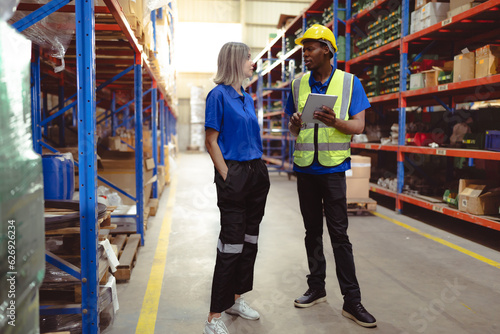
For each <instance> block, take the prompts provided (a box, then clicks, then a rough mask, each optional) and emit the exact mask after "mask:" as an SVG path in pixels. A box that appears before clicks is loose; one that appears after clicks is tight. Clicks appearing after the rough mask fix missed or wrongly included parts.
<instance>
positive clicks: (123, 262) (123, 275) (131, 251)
mask: <svg viewBox="0 0 500 334" xmlns="http://www.w3.org/2000/svg"><path fill="white" fill-rule="evenodd" d="M140 245H141V235H140V234H132V235H130V236H129V237H128V238H127V241H126V243H125V247H124V248H123V250H122V251H121V254H120V257H119V258H118V261H120V264H119V265H118V267H117V268H116V272H115V274H114V275H115V278H116V279H117V280H118V281H126V280H129V279H130V275H131V274H132V269H134V266H135V261H136V260H137V252H138V251H139V246H140Z"/></svg>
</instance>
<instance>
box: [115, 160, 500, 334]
mask: <svg viewBox="0 0 500 334" xmlns="http://www.w3.org/2000/svg"><path fill="white" fill-rule="evenodd" d="M176 164H177V167H176V170H175V171H174V173H173V175H174V177H173V179H172V183H171V186H170V187H168V188H166V190H165V192H164V193H163V195H162V198H161V201H160V208H159V214H158V215H157V216H156V217H153V218H150V220H149V223H148V231H147V236H146V244H145V246H144V247H142V248H141V249H140V252H139V257H138V261H137V265H136V267H135V268H134V271H133V272H132V278H131V280H130V282H128V283H124V284H119V285H118V294H119V302H120V310H119V312H118V313H117V315H116V318H115V321H114V325H113V328H112V330H111V331H110V333H112V334H129V333H136V332H137V333H168V334H177V333H179V334H196V333H197V334H200V333H202V331H203V326H204V321H205V319H206V316H207V313H208V307H209V300H210V288H211V280H212V273H213V267H214V263H215V254H216V244H217V237H218V230H219V226H218V223H219V222H218V218H219V212H218V208H217V206H216V198H215V197H216V196H215V186H214V184H213V165H212V163H211V160H210V157H209V156H208V154H181V155H180V156H179V157H178V158H177V159H176ZM295 186H296V184H295V181H289V180H288V178H287V177H286V175H284V174H282V175H278V174H277V173H271V191H270V194H269V197H268V204H267V208H266V215H265V217H264V220H263V223H262V226H261V235H260V238H259V255H258V257H257V262H256V273H255V284H254V291H252V292H250V293H248V294H247V296H246V299H247V301H249V302H250V304H251V305H252V306H253V307H255V308H256V309H257V310H258V311H259V312H260V314H261V319H260V320H258V321H249V320H244V319H242V318H237V317H233V316H230V315H223V316H224V317H225V319H226V324H227V325H228V328H229V330H230V333H232V334H237V333H239V334H242V333H266V334H267V333H269V334H271V333H273V334H304V333H314V334H316V333H329V334H330V333H340V334H351V333H368V332H378V333H383V334H411V333H431V334H439V333H443V334H448V333H453V334H462V333H464V334H465V333H474V334H476V333H481V334H488V333H491V334H493V333H499V332H500V319H499V317H498V314H500V303H499V302H498V301H499V300H500V280H499V277H500V253H499V252H497V251H494V250H492V249H489V248H486V247H484V246H481V245H478V244H475V243H473V242H471V241H468V240H465V239H463V238H460V237H457V236H455V235H453V234H450V233H448V232H444V231H441V230H439V229H436V228H434V227H432V226H429V225H426V224H423V223H421V222H419V221H416V220H414V219H411V218H409V217H406V216H402V215H397V214H395V213H394V212H393V211H391V210H387V209H385V208H383V207H380V206H379V207H378V209H377V213H376V215H370V216H350V229H349V234H350V238H351V242H352V243H353V248H354V256H355V261H356V266H357V273H358V280H359V282H360V286H361V292H362V296H363V304H364V305H365V306H366V308H367V309H368V310H369V311H370V312H372V313H373V315H374V316H375V317H376V318H377V321H378V327H377V328H375V329H366V328H362V327H359V326H358V325H356V324H355V323H354V322H352V321H351V320H348V319H346V318H344V317H343V316H342V315H341V310H342V299H341V295H340V292H339V288H338V283H337V280H336V277H335V267H334V260H333V254H332V249H331V246H330V245H329V242H327V240H328V239H327V237H326V235H325V250H326V251H325V255H326V256H327V261H328V268H327V271H328V272H327V286H326V289H327V294H328V301H327V302H326V303H321V304H317V305H315V306H313V307H311V308H308V309H297V308H294V306H293V300H294V298H296V297H298V296H299V295H301V294H302V293H303V292H305V290H306V289H307V286H306V280H305V275H306V258H305V249H304V245H303V237H304V236H303V226H302V220H301V216H300V213H299V208H298V199H297V195H296V188H295ZM160 232H161V233H163V235H161V238H158V236H159V235H160ZM165 258H166V261H165ZM152 268H153V269H152ZM145 293H148V298H146V299H147V300H144V296H145Z"/></svg>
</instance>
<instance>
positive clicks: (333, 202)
mask: <svg viewBox="0 0 500 334" xmlns="http://www.w3.org/2000/svg"><path fill="white" fill-rule="evenodd" d="M297 190H298V193H299V201H300V210H301V213H302V218H303V220H304V227H305V230H306V236H305V245H306V252H307V261H308V265H309V271H310V274H309V275H308V276H307V284H308V285H309V288H311V289H324V288H325V278H326V261H325V256H324V253H323V208H324V213H325V216H326V226H327V228H328V232H329V234H330V240H331V243H332V246H333V255H334V258H335V264H336V272H337V279H338V281H339V285H340V291H341V293H342V295H343V296H344V301H345V302H347V303H353V302H360V301H361V292H360V289H359V285H358V280H357V279H356V272H355V267H354V257H353V253H352V245H351V243H350V241H349V237H348V235H347V226H348V219H347V202H346V180H345V173H343V172H342V173H331V174H323V175H312V174H306V173H297Z"/></svg>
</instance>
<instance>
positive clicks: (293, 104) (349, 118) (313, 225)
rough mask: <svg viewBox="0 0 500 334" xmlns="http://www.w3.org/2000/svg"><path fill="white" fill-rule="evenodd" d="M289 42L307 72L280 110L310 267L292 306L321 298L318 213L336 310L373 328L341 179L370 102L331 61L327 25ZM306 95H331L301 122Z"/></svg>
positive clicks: (331, 44) (356, 81)
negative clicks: (291, 145)
mask: <svg viewBox="0 0 500 334" xmlns="http://www.w3.org/2000/svg"><path fill="white" fill-rule="evenodd" d="M295 43H296V44H298V45H302V47H303V55H304V64H305V66H306V67H307V69H308V70H309V72H307V73H306V74H304V75H303V76H302V77H301V78H299V79H295V80H293V82H292V92H291V94H290V95H289V97H288V102H287V105H286V107H285V112H286V113H287V114H288V115H289V116H290V122H289V123H288V128H289V130H290V133H291V134H292V135H293V136H295V137H297V139H296V143H295V151H294V171H295V172H296V174H297V190H298V194H299V201H300V210H301V213H302V218H303V220H304V227H305V230H306V236H305V245H306V252H307V259H308V264H309V271H310V273H309V275H307V284H308V286H309V288H308V290H307V291H306V292H305V293H304V295H302V296H301V297H299V298H297V299H296V300H295V306H296V307H300V308H304V307H310V306H313V305H314V304H316V303H319V302H323V301H326V290H325V278H326V261H325V256H324V253H323V242H322V237H323V212H324V214H325V216H326V225H327V227H328V232H329V234H330V239H331V242H332V246H333V253H334V257H335V264H336V271H337V279H338V281H339V285H340V291H341V293H342V295H343V296H344V305H343V307H342V314H343V315H344V316H345V317H347V318H350V319H352V320H354V321H355V322H356V323H357V324H359V325H361V326H363V327H375V326H377V322H376V320H375V318H374V317H373V316H372V315H371V314H370V313H369V312H368V311H367V310H366V309H365V308H364V307H363V305H362V304H361V292H360V288H359V284H358V280H357V278H356V272H355V267H354V258H353V253H352V245H351V243H350V241H349V237H348V235H347V226H348V218H347V204H346V180H345V171H347V170H349V169H350V168H351V160H350V155H351V150H350V142H351V136H352V135H353V134H359V133H362V132H363V129H364V126H365V109H367V108H369V107H370V103H369V102H368V98H367V97H366V93H365V91H364V89H363V86H362V85H361V82H360V81H359V79H358V78H357V77H355V76H354V75H352V74H350V73H346V72H343V71H341V70H339V69H335V68H333V66H332V65H331V58H333V56H334V54H335V52H337V43H336V42H335V36H334V35H333V33H332V31H331V30H330V29H328V28H327V27H324V26H322V25H319V24H315V25H313V26H311V27H310V28H309V29H308V30H307V31H306V32H305V33H304V35H303V36H302V37H301V38H298V39H296V40H295ZM310 93H315V94H328V95H336V96H337V101H336V102H335V105H334V107H333V108H331V106H323V107H322V109H321V110H316V111H314V116H313V119H316V120H319V121H320V122H316V123H304V122H303V121H302V118H301V114H302V111H303V109H304V106H305V103H306V100H307V98H308V96H309V94H310Z"/></svg>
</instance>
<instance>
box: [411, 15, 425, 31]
mask: <svg viewBox="0 0 500 334" xmlns="http://www.w3.org/2000/svg"><path fill="white" fill-rule="evenodd" d="M421 21H422V20H421V17H420V11H419V10H415V11H414V12H412V13H411V22H410V34H413V33H416V32H417V31H420V30H422V26H421Z"/></svg>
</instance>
